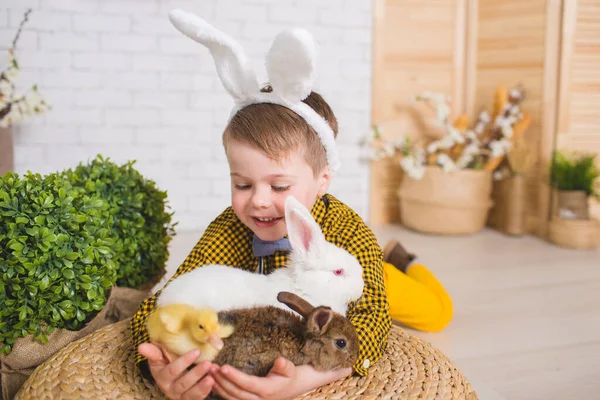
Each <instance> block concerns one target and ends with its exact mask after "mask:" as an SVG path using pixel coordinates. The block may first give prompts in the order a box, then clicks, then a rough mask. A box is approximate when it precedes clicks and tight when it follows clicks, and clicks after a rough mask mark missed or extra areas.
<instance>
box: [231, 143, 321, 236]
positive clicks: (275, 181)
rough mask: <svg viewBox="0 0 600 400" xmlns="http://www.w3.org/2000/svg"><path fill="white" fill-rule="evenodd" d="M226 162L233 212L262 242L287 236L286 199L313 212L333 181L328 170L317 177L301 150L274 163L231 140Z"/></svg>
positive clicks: (257, 151) (256, 151) (253, 150)
mask: <svg viewBox="0 0 600 400" xmlns="http://www.w3.org/2000/svg"><path fill="white" fill-rule="evenodd" d="M227 159H228V161H229V170H230V173H231V205H232V206H233V210H234V211H235V213H236V215H237V216H238V218H239V219H240V220H241V221H242V222H243V223H244V224H245V225H246V226H247V227H249V228H250V229H251V230H252V231H253V232H254V234H255V235H257V236H258V237H259V238H261V239H262V240H268V241H272V240H279V239H281V238H282V237H284V236H285V235H287V229H286V226H285V219H284V216H285V209H284V204H285V199H286V197H287V196H290V195H292V196H294V197H295V198H296V199H297V200H298V201H300V202H301V203H302V204H304V206H305V207H306V208H307V209H308V210H310V209H311V208H312V207H313V205H314V204H315V201H316V200H317V198H318V197H319V196H322V195H324V194H325V193H326V192H327V190H328V189H329V184H330V182H331V176H330V174H329V168H325V170H324V171H323V172H321V173H320V174H319V175H318V176H316V177H315V176H314V175H313V171H312V168H311V167H310V166H309V165H308V164H307V163H306V161H305V160H304V158H303V157H302V154H301V152H300V151H295V152H292V153H291V154H290V156H289V157H288V158H286V159H284V160H281V161H275V160H271V159H270V158H268V157H267V156H266V155H264V154H263V153H261V152H260V151H259V150H257V149H255V148H253V147H251V146H250V145H248V144H246V143H242V142H237V141H232V142H231V143H229V144H228V145H227Z"/></svg>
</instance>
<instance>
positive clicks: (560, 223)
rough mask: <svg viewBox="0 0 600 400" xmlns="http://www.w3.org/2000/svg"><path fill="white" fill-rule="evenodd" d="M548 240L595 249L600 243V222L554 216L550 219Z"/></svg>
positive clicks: (578, 247) (563, 245) (564, 244)
mask: <svg viewBox="0 0 600 400" xmlns="http://www.w3.org/2000/svg"><path fill="white" fill-rule="evenodd" d="M548 240H550V241H551V242H552V243H554V244H557V245H559V246H561V247H567V248H570V249H579V250H587V249H594V248H596V247H598V245H600V222H598V221H597V220H595V219H587V220H585V219H565V218H558V217H554V218H552V220H551V221H550V225H549V230H548Z"/></svg>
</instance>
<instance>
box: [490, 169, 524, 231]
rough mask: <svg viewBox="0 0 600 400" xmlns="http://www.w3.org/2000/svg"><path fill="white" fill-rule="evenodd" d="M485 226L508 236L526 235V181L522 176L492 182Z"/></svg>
mask: <svg viewBox="0 0 600 400" xmlns="http://www.w3.org/2000/svg"><path fill="white" fill-rule="evenodd" d="M492 200H493V201H494V207H492V210H491V211H490V215H489V217H488V220H487V225H488V226H489V227H492V228H494V229H497V230H499V231H500V232H503V233H506V234H509V235H523V234H525V233H527V181H526V178H525V177H524V176H522V175H516V176H513V177H510V178H507V179H502V180H499V181H494V183H493V189H492Z"/></svg>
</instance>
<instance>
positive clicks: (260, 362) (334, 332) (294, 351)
mask: <svg viewBox="0 0 600 400" xmlns="http://www.w3.org/2000/svg"><path fill="white" fill-rule="evenodd" d="M277 299H278V300H279V301H280V302H282V303H284V304H286V305H287V306H288V307H290V308H291V309H293V310H295V311H297V312H298V313H299V314H300V315H302V316H303V317H304V318H302V317H300V316H299V315H297V314H295V313H293V312H291V311H286V310H283V309H280V308H276V307H272V306H267V307H253V308H247V309H238V310H231V311H222V312H220V313H219V321H220V322H222V323H227V324H231V325H233V326H234V332H233V334H232V335H231V336H229V337H228V338H226V339H224V340H223V342H224V347H223V349H222V350H221V351H220V352H219V354H218V355H217V357H216V358H215V360H214V361H213V362H214V363H215V364H219V365H225V364H228V365H231V366H233V367H235V368H237V369H239V370H240V371H243V372H245V373H247V374H250V375H256V376H265V375H267V373H268V372H269V370H270V369H271V367H273V364H274V362H275V360H276V359H277V357H279V356H283V357H285V358H287V359H288V360H290V361H291V362H292V363H294V365H302V364H309V365H312V366H313V367H314V368H315V369H316V370H319V371H328V370H332V369H337V368H346V367H352V366H353V365H354V363H355V361H356V359H357V357H358V336H357V335H356V330H355V329H354V327H353V326H352V324H351V323H350V321H349V320H348V319H347V318H345V317H343V316H342V315H340V314H337V313H335V312H333V311H332V310H331V309H330V308H329V307H316V308H315V307H313V306H312V305H310V304H309V303H308V302H306V301H305V300H304V299H302V298H300V297H298V296H296V295H295V294H292V293H288V292H281V293H279V295H278V296H277Z"/></svg>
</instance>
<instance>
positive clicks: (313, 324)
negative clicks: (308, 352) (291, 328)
mask: <svg viewBox="0 0 600 400" xmlns="http://www.w3.org/2000/svg"><path fill="white" fill-rule="evenodd" d="M307 319H308V325H307V327H308V331H309V332H311V333H313V334H315V335H320V334H322V333H323V332H324V331H325V330H327V327H328V326H329V323H330V322H331V320H332V319H333V311H332V310H331V308H329V307H317V308H316V309H315V310H314V311H313V312H312V313H311V314H310V316H309V317H308V318H307Z"/></svg>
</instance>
